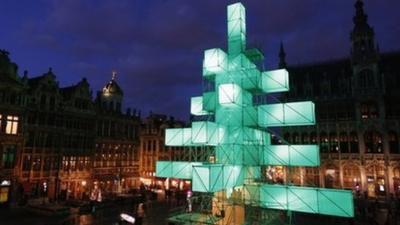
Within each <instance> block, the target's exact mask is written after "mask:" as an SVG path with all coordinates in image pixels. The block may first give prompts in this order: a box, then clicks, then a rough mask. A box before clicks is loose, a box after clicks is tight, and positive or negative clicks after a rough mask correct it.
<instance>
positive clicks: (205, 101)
mask: <svg viewBox="0 0 400 225" xmlns="http://www.w3.org/2000/svg"><path fill="white" fill-rule="evenodd" d="M227 11H228V53H226V52H224V51H223V50H222V49H219V48H214V49H209V50H206V51H205V52H204V61H203V79H204V81H205V82H204V83H207V85H208V88H206V90H205V91H204V92H203V94H202V95H201V96H196V97H193V98H191V114H193V115H194V116H199V117H201V118H203V120H201V121H193V122H192V126H191V127H189V128H172V129H167V130H166V133H165V143H166V145H168V146H184V147H186V148H188V150H187V151H188V152H196V153H198V151H193V149H198V148H201V149H202V150H203V151H202V152H203V154H204V155H205V157H202V160H201V161H193V158H199V157H198V156H196V157H190V156H188V157H186V158H187V161H158V162H157V164H156V176H158V177H166V178H177V179H186V180H191V181H192V190H193V191H194V192H195V193H196V195H195V197H193V199H192V201H193V204H194V205H195V207H194V208H193V210H191V211H190V212H184V213H181V214H177V215H172V216H171V218H170V221H172V222H175V223H178V224H221V225H222V224H257V223H264V222H265V213H264V212H263V209H264V208H268V209H273V210H272V212H275V211H274V209H276V210H286V211H288V212H291V211H298V212H306V213H314V214H324V215H332V216H341V217H353V216H354V209H353V199H352V192H351V191H346V190H335V189H325V188H314V187H303V186H295V185H291V184H288V182H286V184H285V185H283V184H270V183H265V180H263V176H262V171H263V168H264V167H265V166H274V165H280V166H286V167H287V168H289V172H290V170H291V169H290V168H293V167H318V166H319V165H320V158H319V147H318V146H317V145H291V144H290V143H287V142H286V141H284V142H283V144H280V145H276V144H271V134H274V135H275V136H278V137H280V135H279V133H278V132H276V129H274V127H285V126H305V125H307V126H308V125H314V124H315V113H314V111H315V109H314V103H312V102H309V101H306V102H289V103H280V102H279V99H278V98H277V97H276V96H274V93H280V92H285V91H288V90H289V74H288V72H287V70H285V69H280V70H273V71H260V69H259V68H258V67H257V65H256V61H257V60H262V59H263V55H262V54H261V53H260V51H259V50H257V49H249V50H247V49H246V17H245V8H244V6H243V5H242V4H241V3H236V4H232V5H229V6H228V8H227ZM259 94H269V96H270V97H271V98H273V99H274V103H272V104H267V103H266V104H256V103H255V102H254V96H256V95H259ZM277 102H278V103H277ZM189 155H190V153H189ZM210 156H213V157H214V159H213V160H211V161H210V160H208V159H209V158H210ZM278 216H279V214H278V213H277V212H275V213H272V214H269V219H268V221H269V222H271V221H272V220H273V218H276V217H278Z"/></svg>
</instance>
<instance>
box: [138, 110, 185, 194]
mask: <svg viewBox="0 0 400 225" xmlns="http://www.w3.org/2000/svg"><path fill="white" fill-rule="evenodd" d="M184 125H185V124H184V123H183V122H181V121H176V120H175V119H174V118H172V117H168V116H166V115H162V114H154V113H150V115H149V116H148V117H146V118H145V119H144V120H143V122H142V125H141V130H140V150H139V155H140V159H139V165H140V166H139V171H140V181H141V182H142V183H143V184H144V185H145V186H164V185H165V183H164V182H165V180H163V179H160V178H156V177H155V172H156V162H157V160H166V161H167V160H172V159H173V158H176V157H179V156H178V155H177V154H180V153H181V152H182V151H180V150H181V149H180V148H178V147H170V146H165V140H164V139H165V129H166V128H172V127H183V126H184ZM174 183H175V182H174Z"/></svg>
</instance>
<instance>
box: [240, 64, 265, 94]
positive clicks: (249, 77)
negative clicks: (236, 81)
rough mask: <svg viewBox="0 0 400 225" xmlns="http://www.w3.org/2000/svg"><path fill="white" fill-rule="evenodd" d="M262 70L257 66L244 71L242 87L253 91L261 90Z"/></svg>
mask: <svg viewBox="0 0 400 225" xmlns="http://www.w3.org/2000/svg"><path fill="white" fill-rule="evenodd" d="M261 82H262V80H261V72H260V71H259V70H258V69H257V68H253V69H251V68H250V69H247V70H244V71H242V87H243V89H245V90H249V91H252V92H255V93H257V92H260V89H261V86H262V84H261Z"/></svg>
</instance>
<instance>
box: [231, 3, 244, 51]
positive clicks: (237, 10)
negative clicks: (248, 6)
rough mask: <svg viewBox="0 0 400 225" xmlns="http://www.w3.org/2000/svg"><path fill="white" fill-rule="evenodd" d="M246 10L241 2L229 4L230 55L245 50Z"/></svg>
mask: <svg viewBox="0 0 400 225" xmlns="http://www.w3.org/2000/svg"><path fill="white" fill-rule="evenodd" d="M245 48H246V12H245V8H244V6H243V5H242V4H241V3H236V4H233V5H229V6H228V52H229V54H230V55H234V54H238V53H240V52H243V51H245Z"/></svg>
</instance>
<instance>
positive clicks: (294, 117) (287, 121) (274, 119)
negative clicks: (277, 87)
mask: <svg viewBox="0 0 400 225" xmlns="http://www.w3.org/2000/svg"><path fill="white" fill-rule="evenodd" d="M258 122H259V125H260V126H262V127H279V126H304V125H313V124H315V114H314V103H312V102H291V103H283V104H269V105H261V106H258Z"/></svg>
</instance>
